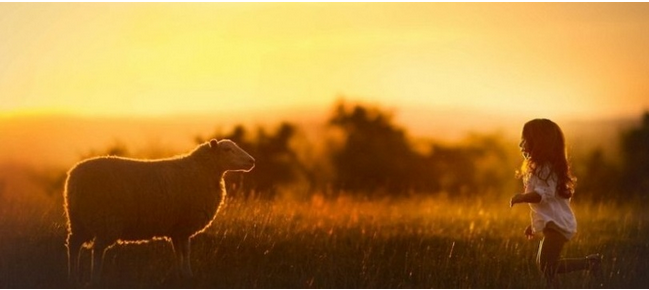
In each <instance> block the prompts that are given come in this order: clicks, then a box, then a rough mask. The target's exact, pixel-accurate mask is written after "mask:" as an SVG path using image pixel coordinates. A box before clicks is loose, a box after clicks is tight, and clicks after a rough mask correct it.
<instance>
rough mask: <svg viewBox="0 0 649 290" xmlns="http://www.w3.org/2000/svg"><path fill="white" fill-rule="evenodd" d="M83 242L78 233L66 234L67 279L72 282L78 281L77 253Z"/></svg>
mask: <svg viewBox="0 0 649 290" xmlns="http://www.w3.org/2000/svg"><path fill="white" fill-rule="evenodd" d="M84 242H85V241H84V240H83V237H80V236H79V235H78V234H77V235H75V234H74V233H69V234H68V243H67V247H68V281H69V282H70V283H73V284H76V283H79V258H80V255H79V254H80V252H81V246H82V245H83V243H84Z"/></svg>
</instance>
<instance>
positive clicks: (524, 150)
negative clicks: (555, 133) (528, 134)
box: [518, 138, 530, 159]
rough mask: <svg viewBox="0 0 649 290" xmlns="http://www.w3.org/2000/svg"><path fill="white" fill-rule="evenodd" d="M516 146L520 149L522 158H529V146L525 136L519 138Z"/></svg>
mask: <svg viewBox="0 0 649 290" xmlns="http://www.w3.org/2000/svg"><path fill="white" fill-rule="evenodd" d="M518 147H519V148H520V149H521V153H522V154H523V158H525V159H530V147H529V145H528V144H527V140H525V138H521V143H519V144H518Z"/></svg>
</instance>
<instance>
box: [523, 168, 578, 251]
mask: <svg viewBox="0 0 649 290" xmlns="http://www.w3.org/2000/svg"><path fill="white" fill-rule="evenodd" d="M524 183H525V192H532V191H534V192H536V193H538V194H539V195H540V196H541V201H540V202H539V203H528V204H529V206H530V209H531V212H530V216H531V218H532V230H533V231H534V233H540V232H543V230H544V229H545V228H546V226H547V225H548V223H549V222H553V223H554V225H556V226H552V228H553V229H555V230H558V231H559V232H560V233H561V234H563V236H564V237H565V238H566V239H568V240H569V239H571V238H572V237H573V236H574V235H575V233H577V220H576V219H575V214H574V213H573V212H572V209H571V208H570V199H569V198H563V197H561V196H559V195H558V194H557V175H556V174H555V173H554V172H550V167H549V166H547V165H545V166H543V167H541V170H539V172H538V174H530V175H529V176H528V177H527V178H526V180H525V182H524Z"/></svg>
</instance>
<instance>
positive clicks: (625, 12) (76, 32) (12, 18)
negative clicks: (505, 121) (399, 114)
mask: <svg viewBox="0 0 649 290" xmlns="http://www.w3.org/2000/svg"><path fill="white" fill-rule="evenodd" d="M648 15H649V5H648V4H646V3H636V4H617V3H615V4H605V3H596V4H587V3H584V4H581V3H577V4H568V3H551V4H540V3H524V4H516V3H504V4H490V3H446V4H444V3H416V4H401V3H396V4H395V3H358V4H357V3H355V4H352V3H327V4H320V3H287V4H271V3H193V4H189V3H182V4H181V3H164V4H159V3H155V4H154V3H146V4H133V3H110V4H104V3H84V4H82V3H72V4H54V3H52V4H49V3H47V4H43V3H3V4H0V19H2V20H0V39H2V45H1V46H0V63H2V66H1V68H0V98H1V100H2V101H1V102H0V113H1V114H4V115H12V114H20V113H24V112H28V113H29V112H32V113H33V112H38V113H39V114H40V113H47V112H55V113H71V114H78V115H108V116H112V115H118V116H124V115H127V116H128V115H165V114H177V113H214V112H217V113H218V112H223V111H241V112H245V111H246V110H249V109H259V108H271V109H275V108H284V109H286V108H308V107H323V106H330V105H331V103H332V102H333V101H335V99H336V98H337V97H338V96H340V95H345V96H349V97H350V98H352V99H358V100H365V101H371V102H377V103H380V104H383V105H387V106H391V107H396V108H409V107H417V108H437V109H446V108H449V109H472V110H484V111H488V112H492V113H495V114H519V115H520V114H523V115H544V116H549V117H553V116H561V117H566V116H570V117H574V118H582V119H588V118H593V117H595V116H597V117H607V116H609V117H610V116H622V115H637V114H639V113H640V112H641V111H642V110H645V109H648V108H649V97H647V96H649V85H647V82H646V80H647V79H649V56H648V54H647V53H646V52H647V51H649V33H647V31H649V20H648V19H649V17H647V16H648Z"/></svg>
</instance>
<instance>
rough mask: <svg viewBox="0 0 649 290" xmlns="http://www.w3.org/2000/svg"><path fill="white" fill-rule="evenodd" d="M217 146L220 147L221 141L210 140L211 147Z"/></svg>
mask: <svg viewBox="0 0 649 290" xmlns="http://www.w3.org/2000/svg"><path fill="white" fill-rule="evenodd" d="M217 147H219V143H218V142H217V141H216V139H212V140H210V148H212V149H216V148H217Z"/></svg>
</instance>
